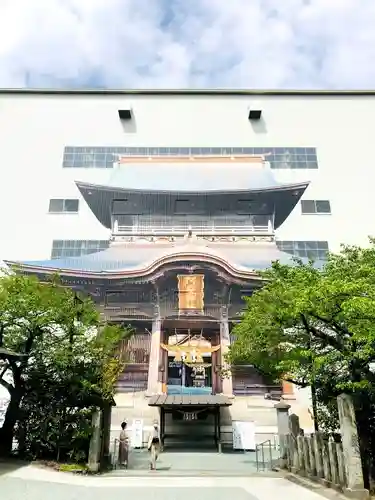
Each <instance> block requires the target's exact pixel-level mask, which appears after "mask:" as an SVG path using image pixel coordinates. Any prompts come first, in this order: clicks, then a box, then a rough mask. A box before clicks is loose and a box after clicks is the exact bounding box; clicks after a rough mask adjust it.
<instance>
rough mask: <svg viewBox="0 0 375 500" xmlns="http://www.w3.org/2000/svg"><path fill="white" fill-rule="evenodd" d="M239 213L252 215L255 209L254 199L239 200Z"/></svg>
mask: <svg viewBox="0 0 375 500" xmlns="http://www.w3.org/2000/svg"><path fill="white" fill-rule="evenodd" d="M236 212H237V214H241V215H250V214H252V213H254V211H253V200H237V210H236Z"/></svg>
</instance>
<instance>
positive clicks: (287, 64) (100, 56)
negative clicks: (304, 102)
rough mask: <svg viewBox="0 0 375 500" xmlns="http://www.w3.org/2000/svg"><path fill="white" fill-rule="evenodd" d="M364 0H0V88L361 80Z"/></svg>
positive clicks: (365, 58)
mask: <svg viewBox="0 0 375 500" xmlns="http://www.w3.org/2000/svg"><path fill="white" fill-rule="evenodd" d="M374 24H375V2H374V1H373V0H329V1H327V0H284V1H280V0H230V1H227V0H0V86H2V87H24V86H34V87H35V86H40V87H48V86H50V87H57V86H59V87H64V86H94V85H100V86H106V87H140V88H144V87H170V88H171V87H210V86H221V87H224V86H225V87H250V88H260V87H262V88H308V87H310V88H312V87H321V88H354V87H358V88H365V87H368V88H369V87H373V86H374V82H375V65H374V64H373V61H374V56H375V30H374V29H373V26H374Z"/></svg>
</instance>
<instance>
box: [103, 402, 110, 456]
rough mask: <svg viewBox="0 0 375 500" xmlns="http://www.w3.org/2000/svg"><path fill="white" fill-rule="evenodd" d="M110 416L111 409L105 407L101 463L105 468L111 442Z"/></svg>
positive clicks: (108, 406)
mask: <svg viewBox="0 0 375 500" xmlns="http://www.w3.org/2000/svg"><path fill="white" fill-rule="evenodd" d="M111 416H112V407H111V406H110V405H107V406H105V408H104V409H103V419H102V429H103V435H102V463H103V465H104V466H107V465H108V464H109V463H110V449H109V447H110V440H111Z"/></svg>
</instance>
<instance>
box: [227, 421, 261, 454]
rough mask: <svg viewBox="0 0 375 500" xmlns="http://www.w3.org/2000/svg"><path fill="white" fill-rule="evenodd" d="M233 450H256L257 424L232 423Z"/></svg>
mask: <svg viewBox="0 0 375 500" xmlns="http://www.w3.org/2000/svg"><path fill="white" fill-rule="evenodd" d="M232 432H233V449H234V450H255V448H256V443H255V424H254V422H241V421H238V420H237V421H233V422H232Z"/></svg>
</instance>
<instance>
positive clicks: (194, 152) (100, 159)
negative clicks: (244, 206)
mask: <svg viewBox="0 0 375 500" xmlns="http://www.w3.org/2000/svg"><path fill="white" fill-rule="evenodd" d="M238 154H241V155H242V154H249V155H258V154H267V157H266V158H267V161H268V162H269V163H270V167H271V168H272V169H317V168H318V159H317V153H316V149H315V148H312V147H303V148H301V147H299V148H294V147H273V146H269V147H265V148H253V147H242V148H241V147H240V148H233V147H222V148H217V147H205V148H195V147H191V148H187V147H178V148H167V147H137V148H135V147H104V146H67V147H65V150H64V155H63V165H62V166H63V168H113V165H114V163H115V162H116V161H118V157H119V156H124V155H126V156H134V155H144V156H145V157H148V156H171V155H182V156H201V155H224V156H228V155H238Z"/></svg>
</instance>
